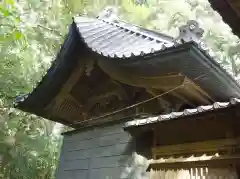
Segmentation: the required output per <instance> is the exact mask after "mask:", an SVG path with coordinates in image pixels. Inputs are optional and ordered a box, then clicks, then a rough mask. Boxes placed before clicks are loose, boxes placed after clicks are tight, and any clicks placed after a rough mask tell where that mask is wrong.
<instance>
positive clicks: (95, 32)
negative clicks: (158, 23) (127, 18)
mask: <svg viewBox="0 0 240 179" xmlns="http://www.w3.org/2000/svg"><path fill="white" fill-rule="evenodd" d="M74 21H75V23H76V26H77V28H78V31H79V34H80V36H81V37H82V39H83V40H84V41H85V43H86V44H87V45H88V47H89V48H90V49H92V50H93V51H95V52H97V53H99V54H102V55H104V56H106V57H111V58H129V57H131V56H142V55H145V54H149V53H154V52H156V51H160V50H164V49H165V48H167V47H172V46H173V45H174V43H173V40H172V39H169V40H166V39H165V38H161V35H160V34H159V35H158V36H157V35H156V34H157V33H155V34H154V35H151V34H148V33H145V32H144V31H143V30H142V29H141V28H138V27H135V28H134V29H133V26H132V25H131V27H130V26H128V25H127V24H123V23H121V24H117V23H113V22H108V21H106V20H102V19H91V18H87V17H77V18H75V19H74ZM106 39H107V40H106Z"/></svg>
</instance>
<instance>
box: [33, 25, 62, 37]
mask: <svg viewBox="0 0 240 179" xmlns="http://www.w3.org/2000/svg"><path fill="white" fill-rule="evenodd" d="M37 26H38V27H40V28H42V29H45V30H48V31H51V32H54V33H56V34H58V35H59V36H61V37H63V34H62V33H61V32H59V31H57V30H55V29H51V28H49V27H45V26H43V25H40V24H38V25H37Z"/></svg>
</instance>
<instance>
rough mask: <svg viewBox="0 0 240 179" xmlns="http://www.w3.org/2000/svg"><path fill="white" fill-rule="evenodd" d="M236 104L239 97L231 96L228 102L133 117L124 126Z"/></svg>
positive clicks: (155, 121)
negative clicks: (139, 117) (137, 117)
mask: <svg viewBox="0 0 240 179" xmlns="http://www.w3.org/2000/svg"><path fill="white" fill-rule="evenodd" d="M236 104H240V99H237V98H232V99H231V100H230V101H229V102H215V103H213V104H212V105H206V106H199V107H197V108H194V109H185V110H184V111H182V112H171V113H169V114H163V115H159V116H155V117H149V118H144V119H135V120H132V121H128V122H126V123H125V128H128V127H134V126H138V125H147V124H149V123H157V122H161V121H165V120H170V119H174V118H179V117H184V116H189V115H194V114H198V113H203V112H206V111H210V110H217V109H220V108H227V107H230V106H233V105H236Z"/></svg>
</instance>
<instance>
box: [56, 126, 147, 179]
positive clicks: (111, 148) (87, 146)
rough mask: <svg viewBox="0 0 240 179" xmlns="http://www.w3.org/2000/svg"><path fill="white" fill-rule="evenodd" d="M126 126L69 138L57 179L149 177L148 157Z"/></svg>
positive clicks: (63, 149)
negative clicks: (124, 129)
mask: <svg viewBox="0 0 240 179" xmlns="http://www.w3.org/2000/svg"><path fill="white" fill-rule="evenodd" d="M122 125H123V124H112V125H111V124H110V125H108V126H99V127H96V128H89V129H86V130H82V131H81V130H80V131H75V132H73V133H69V134H65V136H64V143H63V147H62V153H61V157H60V163H59V167H58V171H57V177H56V178H57V179H120V178H124V179H132V178H135V177H137V178H141V179H144V178H145V177H146V178H148V177H147V175H148V173H147V172H146V169H147V166H148V165H147V163H145V160H144V157H141V156H140V155H137V154H136V153H135V141H134V140H133V139H132V137H131V136H130V135H129V134H128V133H127V132H124V131H123V129H122Z"/></svg>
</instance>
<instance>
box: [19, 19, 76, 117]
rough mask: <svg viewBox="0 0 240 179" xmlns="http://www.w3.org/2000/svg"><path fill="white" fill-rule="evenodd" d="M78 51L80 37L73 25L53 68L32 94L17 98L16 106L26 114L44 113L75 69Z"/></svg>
mask: <svg viewBox="0 0 240 179" xmlns="http://www.w3.org/2000/svg"><path fill="white" fill-rule="evenodd" d="M76 49H79V35H78V33H77V31H76V25H75V23H72V24H71V25H70V28H69V33H68V35H67V37H66V39H65V41H64V43H63V45H62V46H61V49H60V51H59V53H58V54H57V57H56V59H55V60H54V61H53V62H52V65H51V67H50V68H49V69H48V71H47V72H46V74H45V75H44V76H43V77H42V79H41V81H40V82H39V83H38V84H37V85H36V87H35V88H34V89H33V91H32V92H31V93H29V94H27V95H23V96H19V97H17V98H16V100H15V102H14V106H15V107H16V108H19V109H21V110H24V111H26V112H34V113H39V111H42V110H43V108H44V107H45V106H46V105H47V104H48V103H49V102H50V101H51V100H52V99H53V98H54V97H55V96H56V95H57V93H58V92H59V91H60V88H61V86H62V85H63V84H64V82H65V81H66V80H67V79H68V77H69V75H70V74H71V72H72V70H73V68H74V67H75V65H76V63H77V59H78V58H74V56H76V54H77V51H76ZM66 59H68V60H66ZM29 106H31V111H30V110H29V109H28V108H29Z"/></svg>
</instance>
